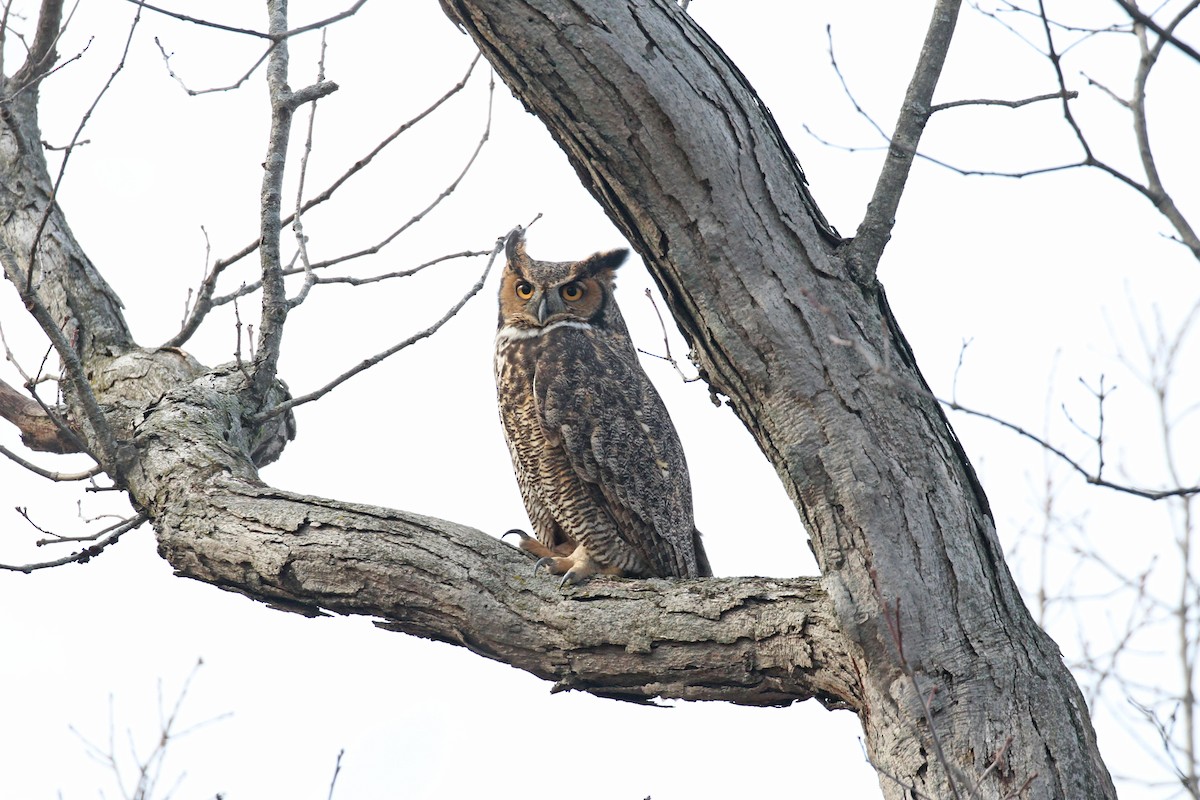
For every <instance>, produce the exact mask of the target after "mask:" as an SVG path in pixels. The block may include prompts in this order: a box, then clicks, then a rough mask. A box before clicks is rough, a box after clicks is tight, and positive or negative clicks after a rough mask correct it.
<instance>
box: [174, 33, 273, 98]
mask: <svg viewBox="0 0 1200 800" xmlns="http://www.w3.org/2000/svg"><path fill="white" fill-rule="evenodd" d="M154 44H155V45H157V46H158V51H159V52H160V53H162V58H163V64H165V65H166V68H167V74H168V75H170V76H171V77H172V78H173V79H174V80H175V82H176V83H178V84H179V85H180V86H181V87H183V91H185V92H187V94H188V96H190V97H199V96H200V95H202V94H211V93H213V92H228V91H232V90H234V89H237V88H239V87H241V85H242V84H243V83H245V82H246V81H248V80H250V76H251V75H253V74H254V73H255V72H257V71H258V68H259V67H261V66H262V65H263V62H264V61H266V60H267V56H269V55H271V51H272V50H274V49H275V42H271V44H269V45H267V49H266V50H264V51H263V53H262V55H260V56H259V57H258V60H257V61H255V62H254V63H253V64H251V65H250V69H248V70H246V72H245V74H244V75H242V77H240V78H238V79H237V80H236V81H234V82H233V83H231V84H228V85H226V86H210V87H209V88H207V89H193V88H191V87H190V86H188V85H187V84H186V83H184V80H183V78H181V77H179V75H177V74H176V73H175V70H173V69H171V56H172V55H174V54H173V53H168V52H167V49H166V48H165V47H163V44H162V42H160V41H159V39H158V37H157V36H155V37H154Z"/></svg>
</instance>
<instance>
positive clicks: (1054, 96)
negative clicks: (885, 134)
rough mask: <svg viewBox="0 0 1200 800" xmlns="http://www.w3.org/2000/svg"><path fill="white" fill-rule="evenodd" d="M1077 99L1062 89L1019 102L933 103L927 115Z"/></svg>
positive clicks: (1071, 93) (1077, 95)
mask: <svg viewBox="0 0 1200 800" xmlns="http://www.w3.org/2000/svg"><path fill="white" fill-rule="evenodd" d="M1077 97H1079V92H1064V91H1063V90H1062V89H1060V90H1058V91H1057V92H1050V93H1049V94H1039V95H1038V96H1036V97H1026V98H1023V99H1021V100H953V101H951V102H949V103H935V104H934V105H932V106H930V107H929V113H930V114H934V113H936V112H938V111H945V110H946V109H950V108H961V107H962V106H1004V107H1005V108H1021V107H1022V106H1027V105H1030V104H1031V103H1040V102H1042V101H1043V100H1062V99H1067V100H1074V99H1076V98H1077Z"/></svg>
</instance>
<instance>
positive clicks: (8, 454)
mask: <svg viewBox="0 0 1200 800" xmlns="http://www.w3.org/2000/svg"><path fill="white" fill-rule="evenodd" d="M0 455H3V456H4V457H5V458H7V459H8V460H10V461H12V462H13V463H14V464H17V465H18V466H21V467H24V468H25V469H27V470H29V471H30V472H32V473H33V474H34V475H38V476H40V477H43V478H46V479H47V480H52V481H60V482H67V481H83V480H87V479H88V478H94V477H96V476H97V475H99V474H100V473H101V472H103V471H104V470H103V468H101V467H100V465H99V464H97V465H96V466H94V467H92V468H91V469H88V470H84V471H83V472H55V471H53V470H48V469H42V468H41V467H39V466H38V465H37V464H33V463H31V462H29V461H26V460H25V459H23V458H21V457H20V456H19V455H17V454H16V453H14V452H13V451H12V450H9V449H8V448H7V447H5V446H4V445H0Z"/></svg>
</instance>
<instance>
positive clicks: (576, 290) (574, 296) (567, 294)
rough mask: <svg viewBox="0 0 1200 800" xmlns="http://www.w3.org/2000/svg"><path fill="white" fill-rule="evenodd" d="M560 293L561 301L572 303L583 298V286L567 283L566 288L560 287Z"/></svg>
mask: <svg viewBox="0 0 1200 800" xmlns="http://www.w3.org/2000/svg"><path fill="white" fill-rule="evenodd" d="M560 293H561V294H562V299H563V300H566V301H567V302H568V303H573V302H575V301H576V300H578V299H579V298H581V297H583V295H584V288H583V284H582V283H576V282H574V281H572V282H571V283H568V284H567V285H566V286H564V287H562V289H561V290H560Z"/></svg>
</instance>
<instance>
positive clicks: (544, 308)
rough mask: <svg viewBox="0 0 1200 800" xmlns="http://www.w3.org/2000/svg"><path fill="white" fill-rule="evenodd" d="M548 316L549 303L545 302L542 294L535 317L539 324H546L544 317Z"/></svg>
mask: <svg viewBox="0 0 1200 800" xmlns="http://www.w3.org/2000/svg"><path fill="white" fill-rule="evenodd" d="M548 316H550V305H549V304H548V303H547V302H546V297H545V296H544V295H543V297H542V299H541V302H539V303H538V307H537V318H538V324H539V325H545V324H546V317H548Z"/></svg>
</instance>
